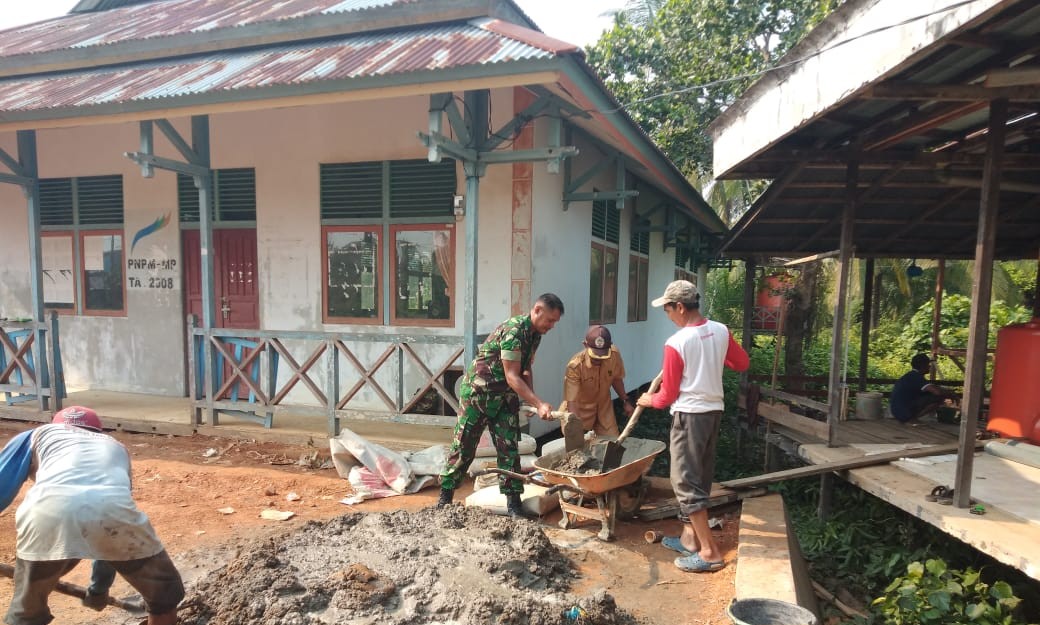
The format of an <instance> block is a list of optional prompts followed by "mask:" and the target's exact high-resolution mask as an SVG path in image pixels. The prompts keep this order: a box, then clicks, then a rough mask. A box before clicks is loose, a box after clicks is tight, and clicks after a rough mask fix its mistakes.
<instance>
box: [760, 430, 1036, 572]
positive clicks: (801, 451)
mask: <svg viewBox="0 0 1040 625" xmlns="http://www.w3.org/2000/svg"><path fill="white" fill-rule="evenodd" d="M773 432H774V433H776V434H779V435H781V436H783V437H785V438H787V439H789V440H790V441H791V442H792V443H793V444H794V446H795V447H796V450H797V453H798V455H799V456H800V457H801V458H802V459H804V460H805V461H806V462H808V463H810V464H822V463H825V462H834V461H841V460H849V459H854V458H857V457H862V456H866V455H870V454H875V453H883V452H891V451H896V450H899V449H913V448H919V447H921V446H928V445H938V444H944V443H954V442H956V441H957V435H958V427H957V426H954V425H945V424H939V423H918V424H910V425H904V424H901V423H898V422H896V421H893V420H891V419H882V420H876V421H858V420H850V421H844V422H841V423H839V424H838V433H837V438H838V441H839V442H840V445H839V446H836V447H828V446H827V445H826V443H825V442H824V441H822V440H820V439H819V438H816V437H814V436H812V435H811V434H807V433H805V432H803V431H797V430H793V429H789V428H785V427H783V426H778V425H775V424H774V426H773ZM955 472H956V457H955V455H954V454H946V455H941V456H930V457H926V458H916V459H902V460H899V461H896V462H891V463H888V464H884V465H878V466H872V467H863V468H858V469H850V470H847V471H842V472H840V476H841V477H843V478H844V479H846V480H847V481H848V482H849V483H851V484H853V485H855V486H858V487H859V488H861V489H863V490H865V491H867V492H869V493H871V494H873V495H875V496H877V497H879V498H880V499H883V500H884V501H887V502H888V503H890V504H892V505H894V506H896V507H898V508H900V509H902V510H904V511H905V512H907V513H908V514H912V515H914V516H915V517H917V518H919V519H921V520H923V521H925V522H927V523H930V524H932V525H934V526H935V527H937V528H939V529H940V530H942V531H944V532H946V533H947V534H949V535H951V536H953V537H954V538H957V539H958V540H961V541H962V542H965V543H967V544H969V545H971V546H973V547H975V548H976V549H978V550H979V551H982V552H983V553H986V554H988V555H990V556H992V557H994V558H996V559H997V560H999V561H1000V562H1003V563H1005V564H1007V565H1009V566H1013V567H1015V568H1017V569H1019V570H1021V571H1023V572H1024V573H1026V574H1027V575H1029V576H1030V577H1032V578H1033V579H1037V580H1040V500H1038V499H1037V497H1036V496H1035V493H1036V492H1037V490H1038V488H1040V469H1035V468H1032V467H1028V466H1024V465H1021V464H1019V463H1015V462H1012V461H1010V460H1006V459H1004V458H999V457H997V456H994V455H992V454H989V453H986V452H985V451H980V452H977V453H976V454H975V461H974V470H973V472H972V483H971V495H972V499H973V501H975V502H978V503H980V504H982V505H983V506H984V507H985V514H982V515H976V514H972V513H971V512H970V510H969V509H967V508H956V507H954V506H948V505H942V504H939V503H935V502H929V501H926V500H925V495H927V494H928V493H929V492H931V490H932V489H933V488H934V487H935V486H939V485H943V486H951V487H952V485H953V483H954V476H955Z"/></svg>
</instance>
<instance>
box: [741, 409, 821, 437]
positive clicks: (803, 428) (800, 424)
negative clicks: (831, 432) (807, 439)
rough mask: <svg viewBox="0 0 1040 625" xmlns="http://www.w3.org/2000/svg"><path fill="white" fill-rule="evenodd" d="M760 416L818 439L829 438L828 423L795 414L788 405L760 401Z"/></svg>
mask: <svg viewBox="0 0 1040 625" xmlns="http://www.w3.org/2000/svg"><path fill="white" fill-rule="evenodd" d="M758 416H760V417H762V418H763V419H766V420H767V421H772V422H773V423H776V424H779V425H782V426H784V427H786V428H791V429H792V430H795V431H797V432H801V433H803V434H808V435H809V436H812V437H813V438H816V439H817V440H821V441H825V440H827V424H826V423H824V422H823V421H817V420H816V419H810V418H809V417H803V416H802V415H798V414H794V413H793V412H791V411H790V410H788V409H787V406H786V405H784V406H772V405H770V404H767V403H765V402H759V403H758Z"/></svg>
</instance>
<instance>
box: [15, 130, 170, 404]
mask: <svg viewBox="0 0 1040 625" xmlns="http://www.w3.org/2000/svg"><path fill="white" fill-rule="evenodd" d="M13 134H14V133H7V134H5V135H4V141H3V144H4V146H5V148H6V149H7V150H8V153H9V154H12V155H14V154H16V153H17V152H16V149H15V148H14V147H13V144H14V139H13ZM137 146H138V134H137V125H136V124H133V125H131V124H122V125H118V126H92V127H85V128H79V129H55V130H44V131H39V132H37V154H38V160H39V170H40V177H41V178H62V177H71V176H92V175H109V174H122V176H123V202H124V207H125V210H124V227H123V247H124V259H125V258H128V257H130V255H129V250H130V242H131V240H132V238H133V236H134V234H135V233H136V232H137V231H138V230H140V229H141V228H143V227H144V226H146V225H148V224H150V223H151V222H153V221H155V220H156V219H157V218H158V217H160V216H162V215H164V214H170V217H171V220H172V223H171V225H170V226H169V227H166V228H164V229H161V230H159V231H158V232H156V233H155V234H153V235H151V236H149V237H146V238H144V239H142V240H141V242H140V243H139V244H138V246H137V248H136V250H135V252H134V255H133V257H136V258H154V259H160V260H161V259H175V260H177V261H179V259H180V252H179V245H180V244H179V241H180V239H179V235H178V231H177V228H176V219H177V198H176V187H175V184H176V183H175V180H174V178H173V176H172V175H170V174H167V175H157V176H156V177H155V178H153V179H151V180H146V179H144V178H142V177H141V174H140V169H139V168H138V167H137V166H135V165H134V164H133V163H131V162H130V161H129V160H127V159H126V158H124V157H123V156H122V154H123V152H126V151H136V150H137ZM0 207H2V208H0V210H2V212H3V215H4V216H5V222H8V221H9V223H11V224H12V227H11V228H10V229H7V228H5V230H4V232H3V233H2V234H0V241H2V244H0V260H2V266H3V269H0V316H2V317H29V316H31V314H32V310H31V306H32V303H31V297H30V288H29V245H28V238H29V237H28V225H27V223H28V221H27V220H28V217H27V212H26V204H25V198H24V196H23V195H22V193H21V190H20V189H19V188H17V187H14V186H13V185H0ZM125 274H126V270H125V264H124V275H125ZM135 275H144V274H142V273H141V272H138V273H137V274H135ZM177 275H178V279H177V280H174V281H173V287H174V288H172V289H150V288H147V287H145V288H129V287H128V285H127V284H126V282H124V288H125V291H124V293H125V298H126V307H127V314H126V315H125V316H118V317H101V316H86V315H84V316H76V315H61V317H60V320H59V322H60V327H61V331H60V336H61V347H62V361H63V363H64V365H65V379H66V384H67V385H68V386H70V387H84V388H103V389H110V390H119V391H128V392H142V393H157V394H167V395H179V394H181V393H182V392H183V387H184V372H183V368H182V367H180V366H171V362H173V363H180V362H181V359H182V354H183V349H184V347H183V345H184V334H183V332H182V331H181V330H180V329H181V328H182V327H183V321H182V319H183V304H182V297H181V290H180V288H181V286H180V280H179V273H178V274H177ZM175 329H176V331H175Z"/></svg>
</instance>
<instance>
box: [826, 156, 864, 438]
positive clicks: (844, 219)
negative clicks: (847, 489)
mask: <svg viewBox="0 0 1040 625" xmlns="http://www.w3.org/2000/svg"><path fill="white" fill-rule="evenodd" d="M858 181H859V164H858V163H857V162H856V161H852V162H850V163H849V170H848V174H847V176H846V182H847V183H848V188H847V189H846V191H845V196H846V199H847V204H846V205H845V210H843V211H842V216H841V243H840V245H839V246H838V249H839V250H841V254H840V255H839V257H838V292H837V300H838V301H837V303H836V304H835V306H834V327H833V329H832V331H831V363H830V364H831V367H830V377H829V378H828V382H827V391H828V394H827V404H828V407H829V408H830V410H829V411H828V412H827V425H828V430H829V431H828V435H827V444H828V445H829V446H831V447H833V446H834V445H835V444H837V435H838V419H839V418H840V417H841V409H842V406H843V405H844V403H845V402H844V394H843V392H842V391H843V389H842V387H841V372H842V370H843V369H844V368H845V367H844V363H845V349H844V347H845V309H846V308H847V307H848V299H849V274H850V272H851V270H852V237H853V234H854V232H853V231H854V227H855V223H854V220H855V219H856V204H857V202H858V200H859V192H858V191H857V189H856V186H857V183H858Z"/></svg>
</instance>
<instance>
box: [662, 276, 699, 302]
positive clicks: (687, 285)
mask: <svg viewBox="0 0 1040 625" xmlns="http://www.w3.org/2000/svg"><path fill="white" fill-rule="evenodd" d="M700 303H701V296H700V293H698V292H697V287H695V286H693V283H692V282H688V281H686V280H676V281H675V282H669V283H668V286H666V287H665V288H664V295H662V296H661V297H658V298H657V299H655V300H654V301H652V302H650V304H651V305H653V307H654V308H660V307H661V306H664V305H665V304H683V305H684V306H686V307H687V308H695V307H698V306H700Z"/></svg>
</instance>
